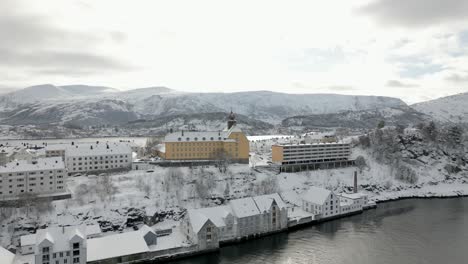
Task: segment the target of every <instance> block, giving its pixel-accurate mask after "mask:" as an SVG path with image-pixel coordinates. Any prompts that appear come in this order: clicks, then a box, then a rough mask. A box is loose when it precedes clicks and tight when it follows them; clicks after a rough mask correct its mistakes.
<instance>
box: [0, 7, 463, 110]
mask: <svg viewBox="0 0 468 264" xmlns="http://www.w3.org/2000/svg"><path fill="white" fill-rule="evenodd" d="M467 14H468V1H467V0H372V1H369V0H363V1H361V0H357V1H354V0H350V1H343V0H336V1H335V0H327V1H324V0H322V1H314V0H305V1H294V0H291V1H275V0H268V1H258V0H248V1H243V0H236V1H221V0H213V1H204V0H197V1H177V0H170V1H167V0H166V1H155V0H147V1H144V0H138V1H130V0H128V1H123V0H122V1H115V0H107V1H106V0H99V1H96V0H89V1H85V0H81V1H78V0H75V1H74V0H67V1H63V0H47V1H36V0H30V1H21V0H1V1H0V35H1V40H0V91H6V90H7V89H11V88H23V87H27V86H30V85H36V84H43V83H52V84H56V85H66V84H88V85H105V86H111V87H115V88H119V89H129V88H139V87H147V86H167V87H169V88H173V89H177V90H183V91H194V92H195V91H196V92H232V91H247V90H271V91H280V92H290V93H342V94H365V95H386V96H395V97H400V98H402V99H403V100H405V101H407V102H410V103H412V102H418V101H424V100H428V99H432V98H436V97H441V96H446V95H450V94H455V93H460V92H467V91H468V15H467Z"/></svg>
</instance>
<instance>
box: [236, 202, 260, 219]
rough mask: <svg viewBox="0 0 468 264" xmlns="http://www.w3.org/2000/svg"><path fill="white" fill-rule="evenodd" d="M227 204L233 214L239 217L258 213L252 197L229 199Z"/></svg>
mask: <svg viewBox="0 0 468 264" xmlns="http://www.w3.org/2000/svg"><path fill="white" fill-rule="evenodd" d="M229 204H230V205H231V209H232V212H233V213H234V215H235V216H237V217H240V218H242V217H248V216H253V215H258V214H260V210H258V207H257V205H256V204H255V201H254V200H253V199H252V197H248V198H242V199H235V200H231V201H230V202H229Z"/></svg>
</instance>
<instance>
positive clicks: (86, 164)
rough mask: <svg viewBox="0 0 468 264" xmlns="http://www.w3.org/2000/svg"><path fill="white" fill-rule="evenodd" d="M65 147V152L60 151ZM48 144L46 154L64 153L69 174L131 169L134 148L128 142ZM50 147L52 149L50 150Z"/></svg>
mask: <svg viewBox="0 0 468 264" xmlns="http://www.w3.org/2000/svg"><path fill="white" fill-rule="evenodd" d="M60 147H62V148H63V152H61V151H60V149H59V148H60ZM60 147H59V146H52V145H51V146H47V147H46V155H48V154H47V153H49V155H64V160H65V166H66V167H67V170H68V174H69V175H73V174H77V173H98V172H104V171H112V170H114V171H116V170H130V169H131V167H132V149H131V146H130V145H129V144H127V143H120V142H107V143H101V142H100V143H96V144H67V145H62V146H60ZM49 149H50V150H49Z"/></svg>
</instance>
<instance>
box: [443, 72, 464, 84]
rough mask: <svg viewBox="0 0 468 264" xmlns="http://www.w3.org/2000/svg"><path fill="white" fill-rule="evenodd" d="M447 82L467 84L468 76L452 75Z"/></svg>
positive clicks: (447, 78)
mask: <svg viewBox="0 0 468 264" xmlns="http://www.w3.org/2000/svg"><path fill="white" fill-rule="evenodd" d="M445 80H447V81H451V82H455V83H466V82H468V74H465V75H460V74H456V73H454V74H452V75H450V76H448V77H446V78H445Z"/></svg>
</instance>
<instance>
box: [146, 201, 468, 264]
mask: <svg viewBox="0 0 468 264" xmlns="http://www.w3.org/2000/svg"><path fill="white" fill-rule="evenodd" d="M467 197H468V194H453V195H444V194H439V195H433V196H423V195H412V196H404V197H396V198H389V199H385V200H377V201H374V202H375V203H376V204H375V205H374V206H370V207H367V208H363V210H362V211H358V212H353V213H348V214H344V215H340V216H336V217H332V218H329V219H321V220H319V221H312V222H309V223H304V224H301V225H297V226H293V227H288V228H286V229H284V230H281V231H277V232H272V233H268V234H264V235H259V236H255V237H252V238H248V239H241V240H236V241H231V242H229V243H223V244H222V245H220V247H219V248H218V249H217V250H212V251H209V252H199V251H198V252H193V253H192V254H190V253H189V254H184V255H180V256H177V255H175V256H172V257H167V258H166V259H159V260H153V261H157V262H162V263H167V262H171V261H176V260H181V259H190V258H191V257H196V256H201V255H208V254H214V253H217V252H219V251H220V250H221V248H223V247H228V246H235V245H239V244H243V243H244V242H247V241H253V240H256V239H260V238H264V237H268V236H273V235H276V234H280V233H290V232H297V231H299V230H301V229H305V228H308V227H311V226H314V225H320V224H323V223H326V222H331V221H334V220H338V219H345V218H348V217H351V216H354V215H359V214H362V213H364V212H365V211H368V210H373V209H376V208H377V206H378V204H384V203H389V202H398V201H401V200H410V199H421V200H422V199H426V200H429V199H456V198H467ZM142 263H152V262H151V261H149V262H142Z"/></svg>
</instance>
